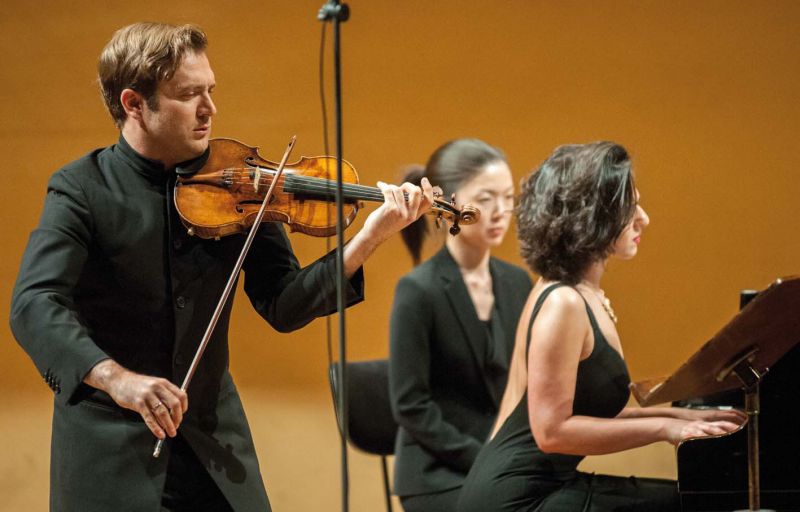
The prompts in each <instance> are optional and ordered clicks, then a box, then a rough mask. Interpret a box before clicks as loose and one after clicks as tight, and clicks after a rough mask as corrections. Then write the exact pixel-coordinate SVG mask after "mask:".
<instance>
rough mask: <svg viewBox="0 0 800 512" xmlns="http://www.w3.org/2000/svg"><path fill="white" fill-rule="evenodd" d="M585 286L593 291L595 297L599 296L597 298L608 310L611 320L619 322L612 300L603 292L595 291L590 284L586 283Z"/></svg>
mask: <svg viewBox="0 0 800 512" xmlns="http://www.w3.org/2000/svg"><path fill="white" fill-rule="evenodd" d="M581 284H583V283H581ZM583 286H584V287H586V288H588V289H589V291H590V292H592V294H593V295H594V296H595V297H597V299H598V300H599V301H600V305H601V306H603V309H605V310H606V313H608V317H609V318H610V319H611V321H612V322H614V323H617V315H616V314H614V309H613V308H612V307H611V300H610V299H609V298H608V297H606V294H605V293H602V294H601V293H600V292H597V291H595V290H594V288H592V287H591V286H589V285H586V284H584V285H583Z"/></svg>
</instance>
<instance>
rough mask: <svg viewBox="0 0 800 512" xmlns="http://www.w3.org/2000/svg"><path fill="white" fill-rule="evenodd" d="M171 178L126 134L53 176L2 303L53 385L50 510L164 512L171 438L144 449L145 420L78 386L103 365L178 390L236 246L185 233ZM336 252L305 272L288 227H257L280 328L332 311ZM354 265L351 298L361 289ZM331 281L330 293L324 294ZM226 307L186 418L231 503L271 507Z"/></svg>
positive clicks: (255, 255)
mask: <svg viewBox="0 0 800 512" xmlns="http://www.w3.org/2000/svg"><path fill="white" fill-rule="evenodd" d="M174 183H175V173H167V172H166V171H164V169H163V168H162V167H161V166H160V164H157V163H154V162H152V161H149V160H147V159H145V158H143V157H141V156H140V155H138V154H137V153H136V152H134V151H133V150H132V149H131V148H130V146H128V145H127V143H126V142H125V140H124V139H122V138H120V141H119V143H118V144H117V145H114V146H111V147H109V148H106V149H103V150H98V151H95V152H92V153H90V154H89V155H87V156H86V157H84V158H81V159H80V160H78V161H76V162H73V163H72V164H69V165H67V166H66V167H64V168H63V169H61V170H60V171H58V172H57V173H55V174H54V175H53V177H52V179H51V180H50V183H49V187H48V194H47V198H46V200H45V205H44V211H43V213H42V218H41V222H40V224H39V226H38V227H37V228H36V230H34V231H33V233H32V234H31V237H30V240H29V242H28V246H27V248H26V250H25V255H24V257H23V260H22V268H21V270H20V273H19V277H18V280H17V284H16V287H15V289H14V296H13V301H12V308H11V327H12V330H13V332H14V335H15V336H16V338H17V340H18V341H19V343H20V345H22V347H23V348H24V349H25V351H26V352H27V353H28V354H29V355H30V357H31V359H32V360H33V362H34V364H35V365H36V367H37V369H38V370H39V372H40V374H41V375H42V376H43V378H44V379H45V381H46V382H47V384H48V385H49V386H50V388H51V389H52V390H53V392H54V394H55V409H54V413H53V433H52V448H51V449H52V453H51V469H50V475H51V489H50V491H51V492H50V506H51V510H57V511H80V512H88V511H98V512H104V511H108V510H131V511H133V510H157V509H158V508H159V505H160V502H161V493H162V489H163V487H164V479H165V475H166V467H167V462H168V460H169V452H170V443H169V442H167V443H166V445H165V452H164V453H163V454H162V455H161V457H160V458H158V459H154V458H153V457H152V456H151V453H152V450H153V443H154V437H153V435H152V434H151V433H150V431H149V430H148V429H147V427H146V426H145V425H144V422H143V421H142V420H141V417H140V416H139V415H138V414H135V413H133V412H132V411H128V410H124V409H122V408H120V407H118V406H117V405H116V404H115V403H114V402H113V401H112V400H111V398H110V397H109V396H108V395H107V394H106V393H103V392H102V391H99V390H96V389H94V388H91V387H89V386H87V385H86V384H83V383H82V380H83V378H84V376H85V375H86V373H87V372H88V371H89V370H90V369H91V368H92V366H94V365H95V364H96V363H97V362H99V361H101V360H102V359H105V358H107V357H111V358H113V359H115V360H116V361H118V362H119V363H120V364H122V365H123V366H125V367H127V368H129V369H131V370H133V371H136V372H140V373H144V374H147V375H156V376H160V377H165V378H169V379H171V380H172V381H173V382H176V383H180V382H181V381H182V379H183V377H184V376H185V374H186V371H187V369H188V365H189V363H190V362H191V359H192V356H193V354H194V351H195V349H196V348H197V345H198V343H199V341H200V339H201V338H202V335H203V332H204V331H205V329H206V325H207V323H208V320H209V318H210V317H211V313H212V311H213V310H214V308H215V307H216V303H217V301H218V300H219V297H220V294H221V292H222V289H223V288H224V286H225V283H226V281H227V279H228V275H229V273H230V271H231V269H232V268H233V266H234V263H235V261H236V259H237V257H238V254H239V250H240V248H241V246H242V243H243V242H244V237H243V236H238V235H235V236H228V237H224V238H222V239H221V240H219V241H214V240H200V239H198V238H196V237H190V236H188V235H187V233H186V229H185V228H184V227H183V226H182V225H181V223H180V221H179V219H178V216H177V214H176V212H175V208H174V207H173V201H172V191H173V189H174ZM334 269H335V259H334V258H332V257H323V258H322V259H320V260H318V261H317V262H316V263H314V264H312V265H310V266H308V267H306V268H304V269H301V268H300V266H299V264H298V262H297V260H296V258H295V257H294V255H293V253H292V249H291V246H290V244H289V240H288V238H287V237H286V234H285V232H284V230H283V228H282V227H281V226H280V225H277V224H266V225H263V226H261V228H260V229H259V231H258V235H257V236H256V239H255V241H254V243H253V245H252V247H251V250H250V253H249V255H248V257H247V259H246V260H245V263H244V277H245V283H244V289H245V291H246V293H247V295H248V296H249V298H250V300H251V301H252V303H253V306H254V307H255V309H256V310H257V311H258V312H259V313H260V314H261V315H262V316H263V317H264V318H265V319H266V320H267V321H268V322H269V323H270V324H271V325H272V326H273V327H275V328H276V329H277V330H279V331H290V330H293V329H297V328H300V327H302V326H303V325H305V324H306V323H308V322H309V321H311V320H312V319H313V318H314V317H316V316H320V315H323V314H326V313H328V312H329V311H328V308H335V304H336V300H335V297H334V293H333V285H332V277H333V276H335V270H334ZM361 275H362V274H361V272H359V273H357V274H356V276H354V279H353V280H352V281H351V283H352V284H354V285H355V288H353V287H351V288H350V289H349V298H348V300H349V301H350V302H353V301H358V300H360V297H361V286H362V282H361ZM325 290H328V291H329V292H330V293H329V296H328V299H329V300H328V301H327V302H326V300H325V296H324V291H325ZM232 303H233V297H231V299H230V301H229V302H228V305H227V308H226V309H225V310H224V312H223V314H222V316H221V318H220V319H219V322H218V324H217V327H216V329H215V331H214V334H213V336H212V338H211V341H210V343H209V345H208V348H207V350H206V352H205V355H204V356H203V360H202V362H201V363H200V365H199V367H198V369H197V373H196V374H195V376H194V379H193V381H192V384H191V386H190V387H189V391H188V394H189V410H188V412H187V415H186V416H184V420H183V423H182V424H181V427H180V432H181V434H182V435H183V436H184V437H185V438H186V440H187V441H188V442H189V444H190V445H191V446H192V449H193V450H194V451H195V453H196V454H197V456H198V457H199V459H200V460H201V462H202V463H203V464H204V465H205V466H206V468H207V469H208V472H209V474H210V475H211V477H212V478H213V479H214V480H215V481H216V483H217V485H218V486H219V487H220V489H221V490H222V492H223V493H224V494H225V496H226V498H227V499H228V501H229V502H230V503H231V505H232V506H233V508H234V509H235V510H237V511H239V510H242V511H245V510H253V511H256V510H257V511H264V510H268V509H269V504H268V500H267V495H266V492H265V491H264V485H263V482H262V478H261V474H260V471H259V466H258V462H257V460H256V456H255V449H254V447H253V441H252V439H251V435H250V429H249V427H248V424H247V420H246V419H245V414H244V410H243V408H242V403H241V401H240V400H239V395H238V393H237V391H236V387H235V386H234V383H233V379H232V378H231V375H230V373H229V372H228V320H229V316H230V307H231V304H232Z"/></svg>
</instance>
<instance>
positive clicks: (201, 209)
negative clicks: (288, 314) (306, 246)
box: [174, 139, 480, 239]
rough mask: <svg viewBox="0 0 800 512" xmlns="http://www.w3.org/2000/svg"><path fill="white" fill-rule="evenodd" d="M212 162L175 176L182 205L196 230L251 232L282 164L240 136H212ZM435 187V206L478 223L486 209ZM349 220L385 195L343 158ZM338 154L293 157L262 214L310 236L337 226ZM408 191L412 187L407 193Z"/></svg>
mask: <svg viewBox="0 0 800 512" xmlns="http://www.w3.org/2000/svg"><path fill="white" fill-rule="evenodd" d="M209 150H210V151H209V155H208V160H207V161H206V162H205V164H204V165H203V166H202V167H201V168H200V169H199V170H198V171H197V172H196V173H194V174H191V175H187V176H179V177H178V179H177V182H176V184H175V197H174V199H175V207H176V209H177V211H178V214H179V215H180V218H181V221H182V222H183V224H184V226H186V228H187V229H188V232H189V234H190V235H194V236H198V237H200V238H215V239H219V238H220V237H223V236H226V235H232V234H236V233H242V232H245V231H246V230H247V229H248V228H249V227H251V226H252V225H253V223H254V221H255V217H256V215H257V213H258V210H259V208H260V207H261V203H262V201H263V200H264V197H265V196H266V192H267V189H268V188H269V186H270V184H271V183H272V177H273V176H275V174H276V170H277V168H278V164H277V163H275V162H271V161H269V160H266V159H264V158H262V157H261V155H259V154H258V148H256V147H251V146H247V145H246V144H243V143H241V142H239V141H237V140H234V139H212V140H210V141H209ZM437 189H438V187H435V188H434V200H433V206H432V207H431V212H430V213H431V214H433V215H435V216H436V222H437V225H438V223H439V222H440V221H441V220H446V221H448V222H451V223H452V226H451V227H450V233H451V234H453V235H455V234H458V232H459V231H460V228H459V225H460V224H464V225H468V224H473V223H475V222H477V221H478V219H479V218H480V211H479V210H478V209H477V208H475V207H473V206H470V205H464V206H463V207H461V208H460V209H459V208H456V206H455V201H451V202H448V201H445V200H443V199H442V198H441V196H442V193H441V189H438V190H437ZM342 192H343V197H344V201H345V204H344V219H343V220H344V225H345V227H348V226H350V225H351V224H352V222H353V220H354V219H355V217H356V213H358V210H359V208H361V207H362V206H363V203H362V201H373V202H383V200H384V197H383V194H382V193H381V191H380V189H379V188H377V187H368V186H364V185H359V184H358V175H357V174H356V170H355V169H354V168H353V166H352V165H350V163H349V162H347V161H344V160H343V161H342ZM335 194H336V158H334V157H330V156H319V157H311V158H309V157H301V158H300V160H298V161H297V162H295V163H292V164H286V166H285V167H284V169H283V173H282V175H281V176H280V178H279V179H278V183H277V186H276V187H275V190H274V192H273V195H272V197H271V198H270V201H269V204H268V205H267V209H266V212H265V214H264V218H263V221H265V222H268V221H272V222H283V223H285V224H287V225H288V226H289V229H290V230H291V231H297V232H300V233H305V234H308V235H311V236H320V237H322V236H332V235H334V234H335V233H336V208H335V204H334V202H333V201H334V198H335ZM406 198H407V195H406Z"/></svg>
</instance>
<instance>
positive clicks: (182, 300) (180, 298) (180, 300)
mask: <svg viewBox="0 0 800 512" xmlns="http://www.w3.org/2000/svg"><path fill="white" fill-rule="evenodd" d="M175 304H177V305H178V307H179V308H181V309H183V308H185V307H186V299H185V298H184V296H183V295H180V296H178V298H177V299H175Z"/></svg>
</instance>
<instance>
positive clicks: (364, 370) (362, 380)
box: [330, 359, 397, 456]
mask: <svg viewBox="0 0 800 512" xmlns="http://www.w3.org/2000/svg"><path fill="white" fill-rule="evenodd" d="M330 379H331V389H332V391H333V392H334V400H335V395H336V394H338V391H339V387H340V386H339V362H338V361H337V362H335V363H333V364H332V365H331V367H330ZM347 401H348V411H347V427H348V437H349V441H350V442H351V443H352V444H353V446H355V447H356V448H358V449H360V450H363V451H365V452H367V453H372V454H375V455H382V456H386V455H391V454H393V453H394V439H395V437H396V436H397V423H395V421H394V417H393V416H392V408H391V405H390V402H389V362H388V361H387V360H386V359H376V360H372V361H348V362H347ZM337 405H338V404H337ZM337 419H338V422H339V425H340V430H341V417H340V415H339V413H338V410H337Z"/></svg>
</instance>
